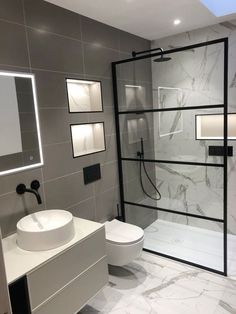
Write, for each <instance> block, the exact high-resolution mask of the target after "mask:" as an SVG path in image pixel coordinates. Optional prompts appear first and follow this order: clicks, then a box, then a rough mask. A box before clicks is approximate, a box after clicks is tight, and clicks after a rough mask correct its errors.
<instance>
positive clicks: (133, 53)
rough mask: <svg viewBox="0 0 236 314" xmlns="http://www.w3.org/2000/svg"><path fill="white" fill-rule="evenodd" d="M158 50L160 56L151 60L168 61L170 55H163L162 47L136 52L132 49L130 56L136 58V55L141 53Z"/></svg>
mask: <svg viewBox="0 0 236 314" xmlns="http://www.w3.org/2000/svg"><path fill="white" fill-rule="evenodd" d="M157 50H159V51H160V52H161V56H160V57H159V58H157V59H154V60H153V61H154V62H165V61H169V60H171V58H170V57H164V50H163V49H162V48H154V49H150V50H143V51H139V52H136V51H132V57H133V58H136V57H137V56H138V55H140V54H141V55H142V54H145V53H148V52H149V53H151V52H154V51H157Z"/></svg>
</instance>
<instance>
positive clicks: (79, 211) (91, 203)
mask: <svg viewBox="0 0 236 314" xmlns="http://www.w3.org/2000/svg"><path fill="white" fill-rule="evenodd" d="M67 210H69V211H70V212H71V213H72V214H73V215H74V216H75V217H79V218H83V219H89V220H95V199H94V198H93V197H92V198H89V199H88V200H85V201H83V202H80V203H79V204H77V205H75V206H72V207H69V208H67Z"/></svg>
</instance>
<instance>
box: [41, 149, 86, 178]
mask: <svg viewBox="0 0 236 314" xmlns="http://www.w3.org/2000/svg"><path fill="white" fill-rule="evenodd" d="M43 154H44V161H45V166H44V168H43V175H44V180H45V181H47V180H51V179H54V178H57V177H60V176H64V175H66V174H69V173H74V172H78V171H81V170H83V168H84V167H87V166H89V165H90V164H91V162H92V161H91V159H92V158H91V155H87V156H81V157H78V158H73V155H72V147H71V143H65V144H58V145H50V146H46V147H44V148H43Z"/></svg>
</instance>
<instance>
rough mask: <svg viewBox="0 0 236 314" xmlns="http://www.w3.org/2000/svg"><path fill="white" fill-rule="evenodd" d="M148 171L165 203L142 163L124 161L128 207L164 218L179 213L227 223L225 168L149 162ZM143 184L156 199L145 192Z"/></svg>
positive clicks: (146, 165) (124, 182)
mask: <svg viewBox="0 0 236 314" xmlns="http://www.w3.org/2000/svg"><path fill="white" fill-rule="evenodd" d="M140 167H141V173H140ZM145 168H146V170H147V172H148V174H149V176H150V178H151V180H152V182H153V183H154V185H155V186H156V187H158V190H159V192H160V193H161V199H160V200H156V199H158V194H157V192H156V191H155V189H154V188H153V186H152V185H151V183H150V182H149V180H148V178H147V176H146V175H145V173H144V171H143V164H142V162H140V161H133V160H123V159H122V169H123V186H124V202H125V203H132V204H136V205H139V206H146V207H147V208H148V207H150V208H153V209H159V210H160V213H159V215H160V217H161V215H162V213H168V211H170V212H169V214H170V215H171V214H172V213H176V214H177V213H179V214H180V215H186V216H187V215H190V216H191V215H192V216H196V217H198V218H202V219H204V220H205V219H207V218H209V220H215V221H216V222H223V216H224V212H223V208H224V168H223V166H218V167H216V166H207V167H206V166H200V165H195V166H193V165H192V164H191V165H186V164H172V163H161V162H145ZM141 180H142V184H143V186H144V187H145V191H146V192H147V193H148V195H150V196H151V197H152V198H153V199H151V198H150V197H148V196H147V195H145V193H144V192H143V190H142V186H141Z"/></svg>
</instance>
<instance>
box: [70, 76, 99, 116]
mask: <svg viewBox="0 0 236 314" xmlns="http://www.w3.org/2000/svg"><path fill="white" fill-rule="evenodd" d="M67 80H75V81H84V82H94V83H99V84H100V90H101V102H102V110H99V111H97V110H96V111H91V110H88V111H70V103H69V94H68V88H67ZM65 86H66V99H67V105H68V113H71V114H76V113H85V114H86V113H101V112H104V104H103V87H102V81H101V80H93V79H85V78H78V77H76V78H75V77H65Z"/></svg>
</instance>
